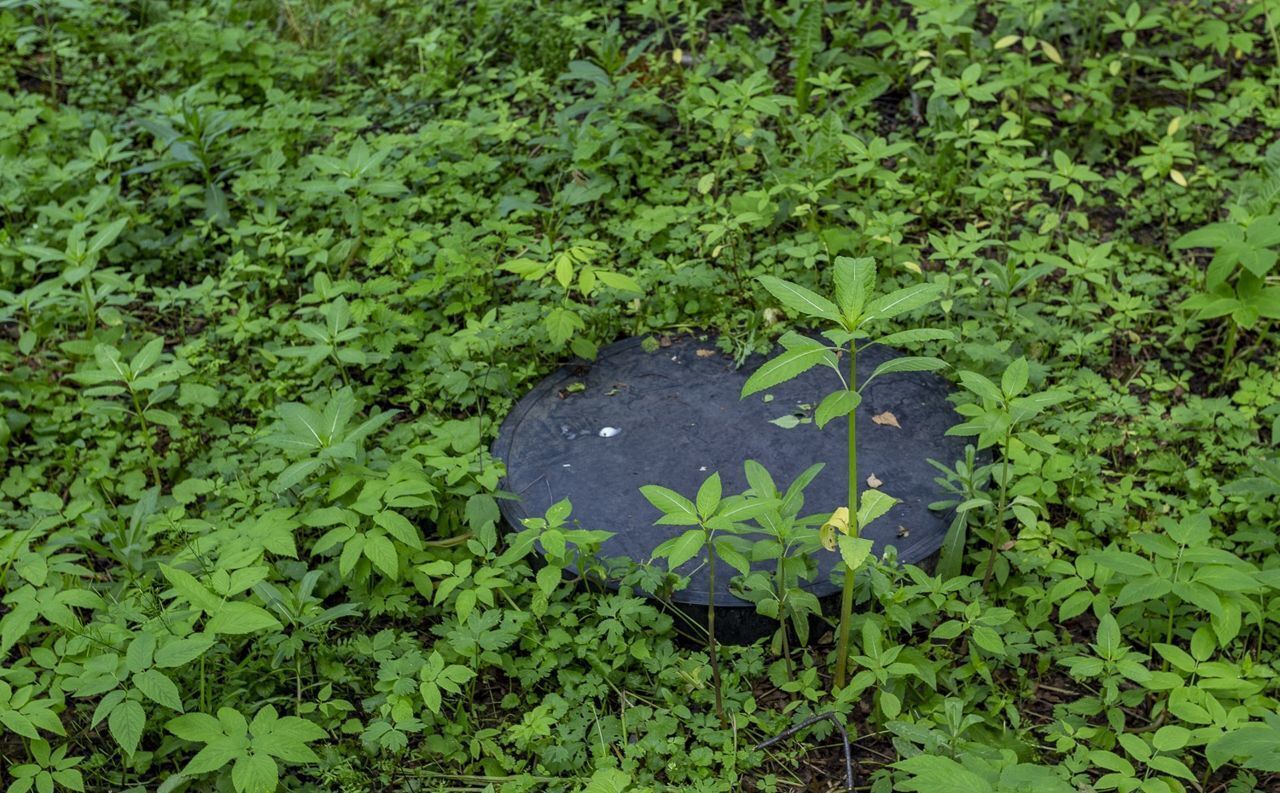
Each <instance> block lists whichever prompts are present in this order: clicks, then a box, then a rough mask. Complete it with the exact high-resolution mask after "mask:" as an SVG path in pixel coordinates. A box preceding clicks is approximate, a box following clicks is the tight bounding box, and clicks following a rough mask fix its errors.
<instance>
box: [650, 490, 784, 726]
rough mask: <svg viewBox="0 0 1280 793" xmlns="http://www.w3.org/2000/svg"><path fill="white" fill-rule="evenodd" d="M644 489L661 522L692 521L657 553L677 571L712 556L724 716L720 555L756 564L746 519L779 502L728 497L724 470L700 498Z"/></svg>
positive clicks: (710, 649) (711, 627)
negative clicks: (750, 551) (718, 594)
mask: <svg viewBox="0 0 1280 793" xmlns="http://www.w3.org/2000/svg"><path fill="white" fill-rule="evenodd" d="M640 492H642V493H643V494H644V497H645V498H647V499H648V500H649V503H650V504H653V505H654V506H655V507H657V508H658V509H659V510H660V511H661V512H662V517H661V518H659V519H658V521H657V523H658V525H660V526H693V527H694V528H692V529H689V530H688V531H686V532H684V533H683V534H679V535H677V536H675V537H672V538H671V539H669V540H667V541H666V542H663V543H661V544H659V545H658V547H657V548H654V549H653V558H654V559H665V560H666V562H667V567H668V569H670V570H672V571H674V570H676V569H677V568H679V567H680V566H681V565H683V564H684V563H685V562H688V561H689V560H690V559H692V558H694V557H695V556H697V555H698V554H699V553H705V554H706V556H707V578H708V589H709V590H710V595H709V596H708V598H707V654H708V655H709V656H710V658H711V681H712V685H713V686H715V694H716V715H717V716H719V717H720V720H721V721H724V700H723V693H722V692H721V687H720V663H719V660H718V658H717V650H716V558H717V557H719V558H720V559H723V560H724V561H725V562H726V563H727V564H729V565H730V566H731V567H733V568H734V569H736V570H738V571H739V572H741V573H743V574H745V573H746V572H747V570H749V569H750V567H751V562H750V561H749V560H748V558H747V555H746V553H747V550H748V548H747V547H746V546H747V544H748V541H747V539H746V538H745V537H743V536H742V535H743V534H744V533H745V532H746V531H747V530H748V529H747V527H746V526H745V525H743V521H748V520H751V519H752V518H755V517H758V516H759V515H761V514H763V513H764V512H765V511H767V510H769V509H772V508H774V507H775V506H776V505H777V501H775V500H773V499H762V498H750V497H748V496H746V495H735V496H729V497H728V498H724V497H723V494H724V491H723V486H722V484H721V482H720V474H719V473H714V474H712V475H711V476H709V477H707V479H706V480H705V481H704V482H703V483H702V485H701V486H700V487H699V488H698V493H697V496H696V497H695V501H690V500H689V499H687V498H685V497H684V496H682V495H680V494H679V493H677V492H675V491H674V490H669V489H667V488H665V487H659V486H658V485H645V486H644V487H642V488H640Z"/></svg>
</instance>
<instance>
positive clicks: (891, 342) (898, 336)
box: [870, 328, 956, 347]
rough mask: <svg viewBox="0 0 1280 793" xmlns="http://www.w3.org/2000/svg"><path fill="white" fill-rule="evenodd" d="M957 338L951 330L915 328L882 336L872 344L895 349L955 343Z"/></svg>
mask: <svg viewBox="0 0 1280 793" xmlns="http://www.w3.org/2000/svg"><path fill="white" fill-rule="evenodd" d="M955 338H956V335H955V334H954V333H952V332H951V331H949V330H938V329H935V328H914V329H912V330H900V331H898V332H897V333H890V334H889V335H887V336H881V337H879V338H877V339H876V340H875V341H873V342H870V343H872V344H883V345H885V346H886V347H893V346H896V345H899V344H916V343H919V342H922V341H955Z"/></svg>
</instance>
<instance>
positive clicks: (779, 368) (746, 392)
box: [741, 345, 836, 397]
mask: <svg viewBox="0 0 1280 793" xmlns="http://www.w3.org/2000/svg"><path fill="white" fill-rule="evenodd" d="M818 364H824V365H827V366H831V367H835V366H836V357H835V354H834V353H832V352H831V350H829V349H827V348H826V347H822V346H821V345H819V346H814V347H803V348H796V349H791V350H786V351H784V352H782V353H780V354H779V355H778V356H777V357H776V358H773V359H771V360H769V361H765V363H764V364H762V365H761V366H760V368H759V369H757V370H756V371H755V372H754V373H753V374H752V375H751V376H750V377H748V378H747V382H746V383H744V384H743V385H742V394H741V396H742V397H748V396H750V395H752V394H754V393H757V392H759V391H763V390H764V389H766V388H772V387H773V386H776V385H778V384H779V383H785V382H786V381H788V380H790V379H792V378H793V377H796V376H797V375H800V374H803V373H804V372H807V371H808V370H810V369H812V368H813V367H815V366H817V365H818Z"/></svg>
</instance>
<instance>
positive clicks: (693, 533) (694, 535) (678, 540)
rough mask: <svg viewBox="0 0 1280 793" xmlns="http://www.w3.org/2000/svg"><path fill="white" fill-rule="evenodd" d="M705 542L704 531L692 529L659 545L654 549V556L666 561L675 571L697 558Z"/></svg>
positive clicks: (668, 566) (669, 567)
mask: <svg viewBox="0 0 1280 793" xmlns="http://www.w3.org/2000/svg"><path fill="white" fill-rule="evenodd" d="M705 542H706V535H705V533H704V532H703V531H702V529H692V530H690V531H686V532H685V533H684V534H681V535H680V536H678V537H673V538H672V539H670V540H667V541H666V542H663V543H661V544H660V545H658V547H657V548H654V549H653V556H654V558H655V559H657V558H662V559H666V560H667V568H668V569H669V570H675V569H676V568H678V567H680V566H681V565H683V564H684V563H685V562H687V561H689V560H690V559H692V558H693V557H695V556H697V555H698V552H699V551H701V550H702V546H703V544H704V543H705Z"/></svg>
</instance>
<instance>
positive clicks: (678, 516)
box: [640, 485, 698, 526]
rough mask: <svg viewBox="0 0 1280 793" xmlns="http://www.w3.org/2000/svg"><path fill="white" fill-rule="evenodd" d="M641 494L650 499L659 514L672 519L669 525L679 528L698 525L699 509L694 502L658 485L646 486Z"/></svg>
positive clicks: (641, 490) (641, 489)
mask: <svg viewBox="0 0 1280 793" xmlns="http://www.w3.org/2000/svg"><path fill="white" fill-rule="evenodd" d="M640 493H641V494H642V495H643V496H644V497H645V498H646V499H648V501H649V503H650V504H652V505H653V506H655V507H657V509H658V511H659V512H661V513H662V514H663V515H664V516H665V517H667V518H669V519H670V520H669V521H668V525H671V524H672V523H674V525H678V526H693V525H695V524H697V522H698V515H697V508H695V507H694V505H693V502H692V501H690V500H689V499H687V498H685V497H684V496H682V495H680V494H679V493H677V492H676V491H674V490H670V489H668V488H665V487H660V486H658V485H645V486H643V487H641V488H640Z"/></svg>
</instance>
